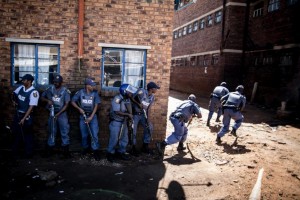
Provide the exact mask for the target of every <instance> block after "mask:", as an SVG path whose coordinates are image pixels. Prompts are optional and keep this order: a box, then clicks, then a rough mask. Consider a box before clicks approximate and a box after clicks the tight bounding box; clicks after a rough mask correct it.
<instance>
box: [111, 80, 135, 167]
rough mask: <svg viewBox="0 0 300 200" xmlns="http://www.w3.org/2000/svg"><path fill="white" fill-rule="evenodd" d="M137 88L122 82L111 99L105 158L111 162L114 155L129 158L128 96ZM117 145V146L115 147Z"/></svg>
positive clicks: (130, 115)
mask: <svg viewBox="0 0 300 200" xmlns="http://www.w3.org/2000/svg"><path fill="white" fill-rule="evenodd" d="M136 91H137V89H136V88H135V87H133V86H131V85H129V84H122V85H121V86H120V88H119V92H120V93H119V94H117V95H116V96H115V97H114V98H113V100H112V101H111V110H110V123H109V131H110V134H109V142H108V147H107V155H106V156H107V160H108V161H110V162H113V161H114V159H115V157H119V158H121V159H122V160H130V159H131V158H130V156H129V155H128V154H127V153H126V147H127V145H128V123H127V122H128V120H132V119H133V116H132V114H131V113H130V109H131V104H132V102H131V100H130V98H131V97H132V95H133V94H134V93H136ZM117 146H118V147H117Z"/></svg>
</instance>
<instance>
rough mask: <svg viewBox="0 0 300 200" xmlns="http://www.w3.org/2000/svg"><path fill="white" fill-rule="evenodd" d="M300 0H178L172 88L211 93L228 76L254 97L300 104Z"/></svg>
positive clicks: (275, 103)
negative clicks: (299, 20)
mask: <svg viewBox="0 0 300 200" xmlns="http://www.w3.org/2000/svg"><path fill="white" fill-rule="evenodd" d="M297 19H299V1H298V0H222V1H221V0H220V1H207V0H204V1H200V0H196V1H177V4H176V5H175V14H174V30H173V45H172V66H171V81H170V84H171V85H170V88H171V89H174V90H178V91H182V92H188V93H191V92H192V93H196V94H198V95H200V96H206V97H208V96H209V94H210V93H211V91H212V90H213V88H214V87H215V86H216V85H219V84H220V83H221V82H222V81H226V82H227V84H228V86H229V89H230V90H234V89H235V87H236V86H237V85H238V84H243V85H244V86H245V92H246V96H247V98H248V101H250V100H251V102H256V103H260V104H263V105H265V106H269V107H275V108H276V107H279V106H280V105H281V102H282V101H285V102H286V103H287V105H289V107H290V108H291V109H292V108H293V107H295V106H296V107H298V109H299V96H300V95H299V93H300V92H299V89H300V82H299V80H300V77H299V76H300V73H299V67H300V62H299V57H300V56H299V50H300V38H299V37H300V30H299V22H298V21H297Z"/></svg>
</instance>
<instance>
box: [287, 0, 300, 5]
mask: <svg viewBox="0 0 300 200" xmlns="http://www.w3.org/2000/svg"><path fill="white" fill-rule="evenodd" d="M298 1H299V0H287V5H289V6H290V5H294V4H296V3H297V2H298Z"/></svg>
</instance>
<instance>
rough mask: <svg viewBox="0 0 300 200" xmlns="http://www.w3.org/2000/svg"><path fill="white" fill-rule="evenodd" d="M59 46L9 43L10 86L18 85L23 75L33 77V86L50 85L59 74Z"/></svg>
mask: <svg viewBox="0 0 300 200" xmlns="http://www.w3.org/2000/svg"><path fill="white" fill-rule="evenodd" d="M59 51H60V49H59V45H52V44H30V43H14V42H13V43H11V55H12V59H11V60H12V70H11V71H12V77H11V80H12V85H14V84H19V83H20V82H21V79H22V77H23V76H24V75H25V74H31V75H33V76H34V85H35V86H47V85H49V84H52V80H53V75H54V74H55V73H59V69H60V66H59V65H60V64H59V63H60V59H59V57H60V56H59Z"/></svg>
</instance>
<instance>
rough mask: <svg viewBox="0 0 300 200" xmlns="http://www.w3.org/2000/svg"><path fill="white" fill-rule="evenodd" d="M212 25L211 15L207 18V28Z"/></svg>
mask: <svg viewBox="0 0 300 200" xmlns="http://www.w3.org/2000/svg"><path fill="white" fill-rule="evenodd" d="M212 24H213V19H212V16H211V15H208V16H207V26H211V25H212Z"/></svg>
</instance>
